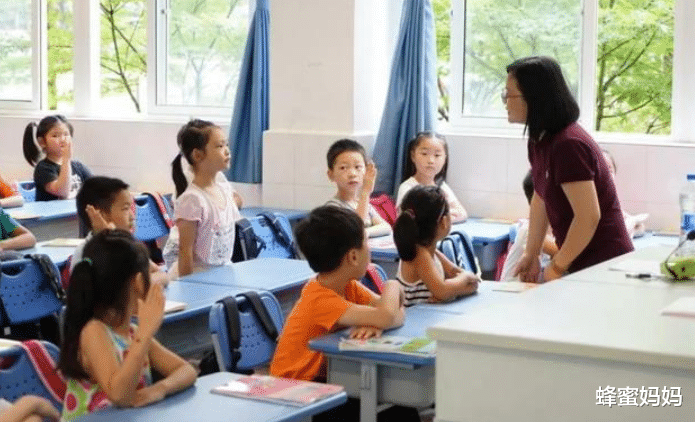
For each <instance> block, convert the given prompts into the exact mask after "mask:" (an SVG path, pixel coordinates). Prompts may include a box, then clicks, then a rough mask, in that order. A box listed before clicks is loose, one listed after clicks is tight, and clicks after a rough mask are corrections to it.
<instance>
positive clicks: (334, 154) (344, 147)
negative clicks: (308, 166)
mask: <svg viewBox="0 0 695 422" xmlns="http://www.w3.org/2000/svg"><path fill="white" fill-rule="evenodd" d="M345 151H350V152H359V153H360V154H361V155H362V158H364V162H365V163H366V162H367V152H366V151H365V150H364V147H363V146H362V145H361V144H360V143H359V142H357V141H354V140H352V139H341V140H339V141H335V142H333V145H331V146H330V148H328V153H327V154H326V161H327V162H328V168H329V169H333V166H334V165H335V160H337V159H338V156H339V155H340V154H342V153H344V152H345Z"/></svg>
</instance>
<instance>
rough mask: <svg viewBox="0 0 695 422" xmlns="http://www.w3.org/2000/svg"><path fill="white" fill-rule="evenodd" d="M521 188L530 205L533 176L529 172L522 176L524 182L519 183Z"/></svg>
mask: <svg viewBox="0 0 695 422" xmlns="http://www.w3.org/2000/svg"><path fill="white" fill-rule="evenodd" d="M521 186H522V187H523V188H524V194H525V195H526V199H527V200H528V202H529V204H530V203H531V198H533V176H532V175H531V170H529V171H528V173H526V176H524V181H523V182H521Z"/></svg>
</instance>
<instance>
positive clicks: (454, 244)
mask: <svg viewBox="0 0 695 422" xmlns="http://www.w3.org/2000/svg"><path fill="white" fill-rule="evenodd" d="M437 248H438V249H439V250H440V251H441V252H442V253H443V254H444V255H446V257H447V258H449V260H450V261H451V262H453V263H454V264H456V265H457V266H459V267H461V268H463V269H464V270H467V271H470V272H472V273H476V274H477V273H478V264H477V263H476V258H475V251H474V250H473V242H471V238H470V236H468V233H466V232H464V231H461V230H457V231H453V232H451V233H449V235H448V236H447V237H445V238H444V239H442V240H441V241H440V242H439V245H438V246H437Z"/></svg>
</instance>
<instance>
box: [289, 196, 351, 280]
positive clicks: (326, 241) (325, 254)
mask: <svg viewBox="0 0 695 422" xmlns="http://www.w3.org/2000/svg"><path fill="white" fill-rule="evenodd" d="M294 235H295V238H296V239H297V245H298V246H299V249H300V250H301V251H302V254H304V256H305V257H306V260H307V261H308V262H309V266H310V267H311V269H312V270H314V271H316V272H317V273H326V272H331V271H333V270H335V269H337V268H338V267H339V266H340V263H341V262H342V260H343V257H344V256H345V254H346V253H348V251H350V249H359V248H361V247H362V245H363V243H364V222H363V221H362V219H361V218H360V216H359V215H357V213H356V212H355V211H353V210H349V209H347V208H342V207H337V206H333V205H324V206H321V207H318V208H315V209H314V210H312V211H311V212H310V213H309V215H308V216H307V217H306V218H305V219H303V220H302V221H300V222H299V223H298V224H297V227H296V228H295V230H294Z"/></svg>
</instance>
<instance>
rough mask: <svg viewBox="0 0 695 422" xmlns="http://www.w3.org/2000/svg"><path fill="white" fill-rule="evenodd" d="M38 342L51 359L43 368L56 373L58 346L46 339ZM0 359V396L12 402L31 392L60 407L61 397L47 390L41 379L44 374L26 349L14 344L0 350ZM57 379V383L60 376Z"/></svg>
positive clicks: (61, 404)
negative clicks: (1, 363) (1, 366)
mask: <svg viewBox="0 0 695 422" xmlns="http://www.w3.org/2000/svg"><path fill="white" fill-rule="evenodd" d="M40 343H41V344H42V345H43V346H44V348H45V350H46V351H48V354H49V356H50V359H51V360H52V362H50V363H49V364H48V365H47V366H46V367H45V368H44V370H45V371H49V372H53V374H55V375H57V372H56V371H55V363H56V362H57V361H58V356H59V354H60V352H59V350H58V347H56V346H55V345H54V344H52V343H49V342H47V341H41V342H40ZM0 360H2V361H3V363H4V365H3V369H0V397H3V398H4V399H6V400H8V401H10V402H14V401H15V400H17V399H18V398H20V397H22V396H25V395H27V394H32V395H35V396H40V397H43V398H45V399H47V400H49V401H50V402H51V403H53V405H54V406H56V407H57V408H58V409H60V408H62V406H63V403H62V397H56V396H55V395H54V394H52V393H51V392H50V391H49V390H48V388H47V387H46V385H45V384H44V382H43V381H42V379H41V378H42V377H45V376H46V374H45V373H40V371H39V370H37V368H36V366H34V364H33V363H32V358H31V357H30V354H29V353H28V351H27V349H25V348H22V347H20V346H15V347H10V348H7V349H4V350H1V351H0ZM57 379H58V380H59V381H58V383H60V382H61V381H62V380H61V379H60V378H57ZM63 393H64V391H63ZM58 399H60V400H58Z"/></svg>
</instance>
